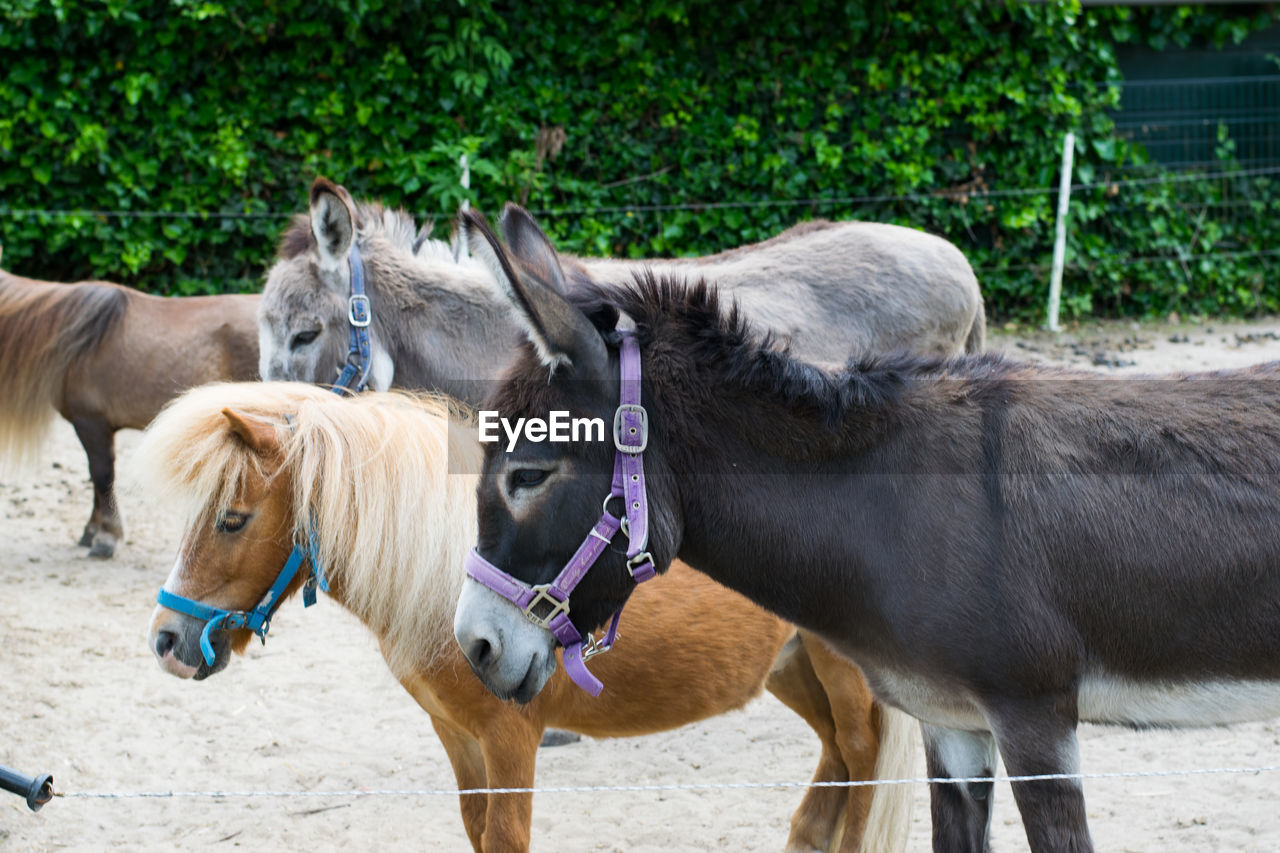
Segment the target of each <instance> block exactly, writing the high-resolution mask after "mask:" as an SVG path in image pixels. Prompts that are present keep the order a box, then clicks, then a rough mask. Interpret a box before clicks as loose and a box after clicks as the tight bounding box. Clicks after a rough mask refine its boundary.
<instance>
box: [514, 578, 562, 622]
mask: <svg viewBox="0 0 1280 853" xmlns="http://www.w3.org/2000/svg"><path fill="white" fill-rule="evenodd" d="M531 589H532V590H533V598H531V599H529V603H528V604H526V605H525V606H524V616H525V618H526V619H528V620H529V621H530V622H532V623H533V624H535V625H537V626H538V627H539V628H544V629H546V630H548V631H550V630H551V620H552V619H555V618H556V616H557V615H558V614H561V613H563V614H564V615H565V616H568V615H569V599H567V598H566V599H564V600H563V601H561V600H560V599H559V598H556V597H555V596H554V595H552V594H551V584H548V583H540V584H538V585H537V586H534V587H531ZM543 604H547V605H550V607H551V609H550V610H548V611H547V612H546V614H545V615H539V614H537V613H534V612H533V610H534V608H535V607H538V606H539V605H543Z"/></svg>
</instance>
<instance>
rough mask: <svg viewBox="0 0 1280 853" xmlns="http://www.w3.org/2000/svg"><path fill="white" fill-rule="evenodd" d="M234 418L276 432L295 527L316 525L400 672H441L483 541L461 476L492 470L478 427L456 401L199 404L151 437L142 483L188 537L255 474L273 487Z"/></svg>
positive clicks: (288, 387)
mask: <svg viewBox="0 0 1280 853" xmlns="http://www.w3.org/2000/svg"><path fill="white" fill-rule="evenodd" d="M224 408H230V409H234V410H236V411H238V412H244V413H248V414H251V415H253V416H255V417H258V418H262V419H266V420H270V421H272V422H274V423H275V424H276V426H277V434H278V436H279V439H280V441H281V444H282V447H283V448H284V453H285V458H284V462H283V464H282V466H281V468H280V471H279V472H278V473H277V474H276V476H282V477H287V478H288V481H289V482H290V483H291V484H292V486H293V490H294V507H293V512H294V517H295V518H296V519H298V520H299V521H300V523H301V524H306V525H310V524H311V521H310V519H314V526H315V532H316V534H317V537H318V539H319V545H320V559H321V562H322V563H323V565H324V568H325V571H326V573H327V574H328V575H329V576H330V578H332V579H333V580H334V581H335V582H336V584H337V585H338V586H339V587H340V588H341V591H342V597H343V603H344V605H345V606H346V607H347V608H348V609H349V610H351V611H352V612H353V613H354V614H355V615H356V616H358V617H359V618H360V619H361V620H362V621H363V622H365V623H366V624H367V625H368V626H369V627H370V629H372V630H373V631H374V633H375V634H377V636H378V637H379V639H380V640H381V643H382V648H383V653H384V654H385V655H386V657H387V661H388V663H389V664H390V665H391V667H392V670H393V671H394V672H395V673H396V674H397V675H403V674H406V673H409V672H412V671H415V670H416V669H418V668H420V667H423V666H426V665H429V664H430V663H431V662H432V660H433V658H434V657H435V656H436V655H437V654H438V653H439V652H440V651H441V650H442V649H445V648H447V644H448V643H450V642H452V635H451V632H452V624H453V607H454V603H455V602H456V601H457V597H458V593H459V592H460V590H461V584H462V579H463V574H462V561H463V557H464V555H465V554H466V551H467V549H468V548H469V547H471V544H472V542H473V541H474V539H475V523H476V521H475V498H474V494H475V478H474V476H473V475H472V474H470V473H468V474H457V473H451V472H457V471H466V472H474V471H478V470H479V461H478V460H479V450H478V445H477V444H476V442H475V439H474V436H473V434H471V433H470V432H469V431H468V430H467V429H465V428H464V426H463V423H462V422H463V421H465V419H466V418H468V417H469V414H468V413H466V412H465V411H463V410H462V409H461V408H459V407H458V406H457V405H456V404H455V403H453V402H452V401H450V400H447V399H446V398H443V397H436V396H413V395H409V394H403V393H387V394H363V395H361V396H359V397H356V398H351V399H348V398H342V397H338V396H337V395H335V394H333V393H332V392H330V391H327V390H324V389H322V388H319V387H316V386H312V385H305V384H301V383H267V382H252V383H234V384H215V385H206V386H203V387H200V388H197V389H194V390H192V391H189V392H187V393H186V394H184V395H182V396H181V397H179V398H177V399H176V400H175V401H174V402H173V403H171V404H170V405H169V406H168V407H167V408H166V409H165V410H164V411H163V412H161V414H160V415H159V416H158V417H157V418H156V420H155V422H154V423H153V424H152V425H151V427H150V428H149V429H148V430H147V434H146V436H145V438H144V439H143V444H142V446H141V447H140V448H139V449H138V451H137V453H136V454H135V459H137V460H139V461H138V462H137V463H136V464H135V466H134V470H133V479H135V480H136V481H137V482H138V484H139V485H141V486H145V487H146V488H147V489H149V490H151V491H152V493H153V494H156V495H158V496H159V497H160V498H162V499H164V500H166V501H167V502H168V501H172V502H174V503H175V504H176V505H178V506H183V507H185V509H186V513H187V524H188V528H190V527H191V526H193V525H196V524H199V523H201V522H202V521H204V520H207V519H208V518H209V517H210V514H211V513H216V512H218V511H219V510H220V509H221V508H222V507H225V506H226V505H227V504H228V503H229V502H230V501H231V500H232V499H233V498H234V496H235V495H236V492H237V490H238V488H239V485H240V483H242V482H243V481H244V478H245V477H246V476H247V475H248V474H250V473H251V472H253V473H256V474H258V475H259V476H267V475H270V474H271V472H269V471H264V470H263V466H262V459H261V458H260V457H259V456H258V455H257V454H255V453H254V452H252V451H250V450H249V449H248V447H247V446H246V445H245V444H244V442H243V441H241V440H240V439H239V437H237V436H236V435H235V434H234V433H232V432H231V429H230V427H229V422H228V421H227V419H226V418H225V417H224V416H223V415H222V410H223V409H224ZM286 414H287V415H289V416H290V417H289V418H288V419H286V417H285V416H286ZM290 420H291V421H292V424H291V423H290Z"/></svg>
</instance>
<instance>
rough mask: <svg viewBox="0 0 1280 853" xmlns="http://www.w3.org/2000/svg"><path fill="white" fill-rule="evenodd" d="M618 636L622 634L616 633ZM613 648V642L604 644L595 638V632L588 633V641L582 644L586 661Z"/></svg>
mask: <svg viewBox="0 0 1280 853" xmlns="http://www.w3.org/2000/svg"><path fill="white" fill-rule="evenodd" d="M616 636H620V635H615V637H616ZM611 648H613V644H612V643H610V644H609V645H607V646H606V645H603V644H602V643H601V642H600V641H599V640H597V639H596V638H595V635H594V634H588V635H587V640H586V642H584V643H583V644H582V659H583V660H584V661H589V660H591V659H592V658H593V657H595V656H596V655H602V654H604V653H605V652H607V651H609V649H611Z"/></svg>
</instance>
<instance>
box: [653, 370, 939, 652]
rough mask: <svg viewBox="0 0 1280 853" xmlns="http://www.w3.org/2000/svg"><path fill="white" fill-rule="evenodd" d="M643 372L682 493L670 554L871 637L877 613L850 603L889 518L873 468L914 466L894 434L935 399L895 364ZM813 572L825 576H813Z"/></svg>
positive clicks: (800, 619)
mask: <svg viewBox="0 0 1280 853" xmlns="http://www.w3.org/2000/svg"><path fill="white" fill-rule="evenodd" d="M646 369H647V370H649V372H650V375H651V377H652V379H651V381H650V387H651V388H654V389H657V390H656V391H655V394H656V399H655V400H654V401H653V404H654V407H655V411H654V414H653V418H654V422H655V425H656V426H655V435H654V436H653V437H652V438H651V440H650V446H651V448H653V449H654V450H655V451H656V452H657V453H659V454H661V456H662V460H661V463H660V464H661V465H662V468H663V469H664V470H667V471H670V472H672V473H673V474H674V476H675V478H676V479H675V482H674V484H673V485H674V488H675V490H676V491H677V492H678V493H679V495H680V498H679V505H680V511H681V516H682V528H683V530H682V538H681V545H680V549H679V552H678V554H677V555H676V556H678V557H679V558H680V559H682V560H685V561H686V562H688V563H689V564H690V565H692V566H694V567H695V568H697V569H699V570H701V571H703V572H706V573H707V574H709V575H710V576H712V577H713V578H715V579H716V580H719V581H720V582H722V583H724V584H726V585H728V586H731V587H732V588H734V589H736V590H738V591H739V592H742V593H743V594H745V595H746V596H747V597H748V598H751V599H752V600H754V601H756V602H757V603H758V604H760V605H762V606H764V607H765V608H766V609H769V610H772V611H774V612H776V613H778V614H780V615H781V616H783V617H784V618H787V619H789V620H791V621H795V622H797V623H798V624H801V625H803V626H804V627H807V628H810V629H812V630H815V631H818V632H819V633H824V634H825V633H828V632H829V631H832V630H834V629H835V628H837V627H839V628H841V629H843V630H844V631H845V634H846V637H847V635H848V626H849V625H850V624H854V625H857V626H859V627H858V628H856V629H855V630H856V631H857V632H858V633H859V634H865V636H866V638H867V641H868V642H871V643H874V642H876V636H877V633H879V634H880V635H883V626H881V625H880V624H879V621H880V620H879V618H878V617H877V616H876V613H875V612H874V611H873V610H871V609H869V610H867V612H865V613H857V612H853V613H851V612H849V609H848V608H850V607H853V608H855V609H857V608H859V607H860V602H862V601H872V600H874V599H875V598H876V597H877V590H878V589H879V588H880V586H881V585H882V582H881V579H880V578H878V577H877V576H876V574H875V572H873V571H869V570H868V567H869V566H871V565H873V564H874V562H875V556H874V553H873V551H874V548H875V542H876V540H877V538H878V537H882V536H883V529H881V528H882V527H883V525H885V524H888V523H890V521H889V520H887V518H886V515H885V511H884V505H885V500H884V495H883V493H884V488H883V482H884V481H883V477H881V476H877V475H879V474H881V473H882V472H883V471H884V470H885V468H886V466H888V467H889V468H890V469H892V468H893V467H894V466H896V465H900V464H901V465H905V466H909V465H910V460H909V459H906V458H904V459H898V454H897V452H896V451H895V450H893V448H892V447H891V445H892V442H891V440H890V437H891V434H892V432H893V429H894V425H895V424H897V423H899V422H901V420H902V419H904V418H907V417H910V416H911V413H912V412H917V413H918V412H919V410H920V408H921V407H928V406H929V405H931V403H930V400H929V399H928V398H927V395H926V399H923V400H917V399H914V397H915V396H916V395H915V394H914V392H913V391H912V389H911V388H910V387H909V383H907V384H904V383H903V381H902V379H901V377H899V376H898V375H897V374H896V373H894V372H893V368H886V369H885V371H876V370H872V371H868V372H866V373H865V374H858V375H854V374H852V373H851V375H850V376H848V377H847V378H843V379H842V378H840V377H836V376H832V375H830V374H826V373H822V372H820V371H817V370H816V369H812V368H809V367H808V366H803V365H798V366H796V370H795V371H794V372H793V373H792V374H791V375H788V376H777V377H774V379H776V380H777V381H766V380H764V379H761V378H759V377H757V378H755V379H749V380H744V379H743V372H742V371H741V370H740V369H738V368H732V369H725V366H723V365H717V364H716V363H714V362H713V361H706V360H693V361H687V362H684V363H683V365H682V366H681V368H680V369H679V370H678V371H671V372H667V371H666V370H665V369H664V366H663V365H662V364H661V362H660V361H659V362H657V363H655V364H652V365H651V367H649V368H646ZM810 371H812V372H810ZM806 383H810V384H811V385H812V386H813V387H812V388H811V389H809V391H806V389H805V388H804V387H803V386H804V385H805V384H806ZM823 383H829V385H830V387H828V388H826V389H825V390H823V387H822V386H823ZM828 397H830V398H831V399H828ZM886 447H887V448H888V449H887V450H886ZM886 452H887V454H888V455H887V456H886ZM833 519H836V520H838V521H836V522H834V523H833V521H832V520H833ZM800 572H804V573H805V576H806V578H807V580H804V581H800V580H799V579H798V577H797V576H798V574H799V573H800ZM815 573H816V577H818V578H822V579H825V581H824V582H820V583H814V582H813V579H814V577H815ZM836 587H839V588H840V589H842V590H850V589H856V590H859V594H858V595H857V596H852V597H845V596H842V595H841V594H840V593H839V592H838V591H837V590H836V589H835V588H836ZM833 595H834V597H833V598H831V599H828V598H827V597H828V596H833ZM831 600H842V602H843V604H842V608H844V609H842V610H840V611H839V612H837V610H836V609H833V608H832V607H830V606H828V605H829V604H830V601H831ZM855 617H856V618H855Z"/></svg>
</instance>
